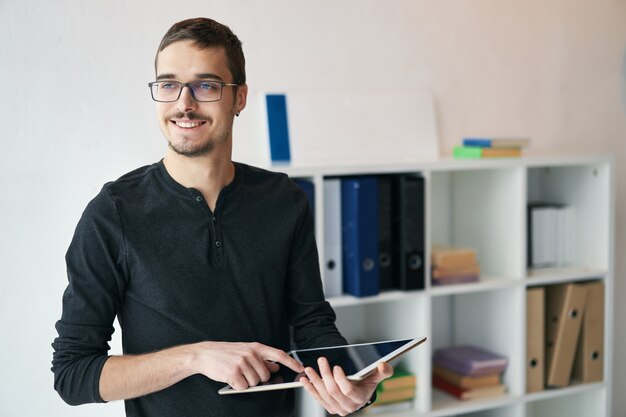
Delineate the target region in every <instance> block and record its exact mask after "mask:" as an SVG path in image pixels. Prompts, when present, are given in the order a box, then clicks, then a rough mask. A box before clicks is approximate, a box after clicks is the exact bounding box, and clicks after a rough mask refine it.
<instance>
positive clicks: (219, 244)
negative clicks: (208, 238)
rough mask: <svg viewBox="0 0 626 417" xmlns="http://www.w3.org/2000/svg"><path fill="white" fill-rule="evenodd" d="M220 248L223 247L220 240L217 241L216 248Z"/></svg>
mask: <svg viewBox="0 0 626 417" xmlns="http://www.w3.org/2000/svg"><path fill="white" fill-rule="evenodd" d="M220 246H222V242H220V241H219V240H216V241H215V247H216V248H219V247H220Z"/></svg>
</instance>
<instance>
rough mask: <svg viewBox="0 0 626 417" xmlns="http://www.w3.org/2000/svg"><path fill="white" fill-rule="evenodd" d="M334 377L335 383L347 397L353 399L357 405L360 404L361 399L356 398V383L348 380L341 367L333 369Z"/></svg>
mask: <svg viewBox="0 0 626 417" xmlns="http://www.w3.org/2000/svg"><path fill="white" fill-rule="evenodd" d="M333 377H334V379H335V383H336V384H337V386H338V387H339V389H340V390H341V392H342V393H343V394H344V395H345V396H346V397H348V398H350V399H352V401H353V402H354V403H355V404H357V403H360V400H361V399H360V398H354V396H355V395H356V392H355V389H354V383H353V382H352V381H350V380H349V379H348V377H347V376H346V373H345V372H344V371H343V369H342V368H341V366H335V367H334V368H333Z"/></svg>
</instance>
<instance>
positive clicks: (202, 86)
mask: <svg viewBox="0 0 626 417" xmlns="http://www.w3.org/2000/svg"><path fill="white" fill-rule="evenodd" d="M198 88H200V89H201V90H206V91H211V90H216V89H217V84H216V83H208V82H207V83H200V85H198Z"/></svg>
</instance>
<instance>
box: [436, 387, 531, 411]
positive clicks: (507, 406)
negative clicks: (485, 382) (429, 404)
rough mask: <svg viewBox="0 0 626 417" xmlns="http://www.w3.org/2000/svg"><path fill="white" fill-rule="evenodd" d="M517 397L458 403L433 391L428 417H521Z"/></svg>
mask: <svg viewBox="0 0 626 417" xmlns="http://www.w3.org/2000/svg"><path fill="white" fill-rule="evenodd" d="M518 402H519V397H517V396H514V395H510V394H505V395H501V396H498V397H492V398H483V399H476V400H468V401H459V400H458V399H457V398H455V397H453V396H451V395H449V394H447V393H445V392H442V391H440V390H438V389H436V388H434V389H433V408H432V411H431V412H430V413H428V417H444V416H472V417H477V416H485V417H487V416H488V417H491V416H494V417H496V416H497V417H522V410H521V408H520V406H519V405H516V404H517V403H518Z"/></svg>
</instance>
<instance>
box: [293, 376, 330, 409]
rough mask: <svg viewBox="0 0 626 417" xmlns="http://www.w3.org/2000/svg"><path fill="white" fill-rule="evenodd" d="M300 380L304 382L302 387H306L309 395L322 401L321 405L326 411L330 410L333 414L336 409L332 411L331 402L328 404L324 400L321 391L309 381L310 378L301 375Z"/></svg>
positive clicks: (319, 401)
mask: <svg viewBox="0 0 626 417" xmlns="http://www.w3.org/2000/svg"><path fill="white" fill-rule="evenodd" d="M299 381H300V383H301V384H302V387H303V388H304V389H305V391H306V392H308V393H309V395H310V396H311V397H313V398H314V399H315V400H316V401H317V402H318V403H320V405H321V406H322V407H324V408H325V409H326V411H328V412H329V413H331V414H333V413H334V410H332V411H331V409H330V407H329V404H327V403H326V401H324V399H323V398H322V396H321V395H320V393H319V392H317V390H316V389H315V387H314V386H313V384H312V383H311V381H309V379H308V378H307V377H306V376H303V377H301V378H300V379H299Z"/></svg>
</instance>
